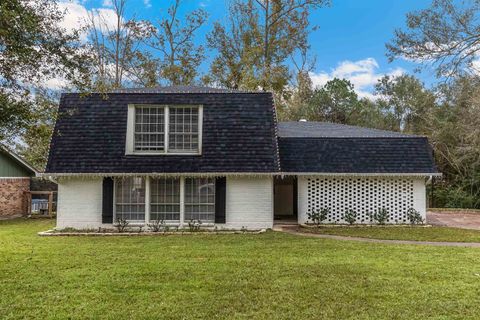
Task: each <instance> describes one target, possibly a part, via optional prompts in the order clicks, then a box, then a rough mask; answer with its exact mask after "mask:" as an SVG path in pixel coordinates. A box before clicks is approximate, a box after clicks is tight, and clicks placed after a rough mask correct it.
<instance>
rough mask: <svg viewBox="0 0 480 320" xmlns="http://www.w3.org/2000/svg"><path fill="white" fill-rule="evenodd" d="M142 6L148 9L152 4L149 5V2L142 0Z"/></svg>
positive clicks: (148, 0)
mask: <svg viewBox="0 0 480 320" xmlns="http://www.w3.org/2000/svg"><path fill="white" fill-rule="evenodd" d="M143 4H144V5H145V7H146V8H150V7H151V6H152V4H151V3H150V0H143Z"/></svg>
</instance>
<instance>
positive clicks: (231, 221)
mask: <svg viewBox="0 0 480 320" xmlns="http://www.w3.org/2000/svg"><path fill="white" fill-rule="evenodd" d="M226 211H227V212H226V224H225V225H219V226H225V227H227V228H235V229H240V228H242V227H246V228H249V229H262V228H272V227H273V178H272V177H262V178H251V177H228V178H227V194H226Z"/></svg>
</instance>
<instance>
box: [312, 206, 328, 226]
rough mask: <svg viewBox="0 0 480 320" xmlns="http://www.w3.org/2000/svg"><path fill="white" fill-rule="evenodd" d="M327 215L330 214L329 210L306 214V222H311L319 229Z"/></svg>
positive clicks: (323, 209)
mask: <svg viewBox="0 0 480 320" xmlns="http://www.w3.org/2000/svg"><path fill="white" fill-rule="evenodd" d="M329 213H330V208H321V209H318V210H313V211H311V212H307V217H308V220H310V221H312V223H313V224H314V225H316V226H317V227H319V226H320V224H322V222H323V221H325V220H327V217H328V214H329Z"/></svg>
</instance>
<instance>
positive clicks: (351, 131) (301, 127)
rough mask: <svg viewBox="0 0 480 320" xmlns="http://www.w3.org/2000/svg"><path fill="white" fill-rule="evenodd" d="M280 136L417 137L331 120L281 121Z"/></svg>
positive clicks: (279, 126)
mask: <svg viewBox="0 0 480 320" xmlns="http://www.w3.org/2000/svg"><path fill="white" fill-rule="evenodd" d="M278 136H279V137H282V138H395V137H404V138H408V137H415V136H414V135H409V134H403V133H400V132H394V131H386V130H378V129H371V128H364V127H357V126H350V125H344V124H338V123H330V122H316V121H305V122H302V121H296V122H293V121H291V122H280V123H279V124H278Z"/></svg>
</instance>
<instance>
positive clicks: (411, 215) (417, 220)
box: [407, 208, 423, 225]
mask: <svg viewBox="0 0 480 320" xmlns="http://www.w3.org/2000/svg"><path fill="white" fill-rule="evenodd" d="M407 217H408V220H410V224H412V225H413V224H422V223H423V218H422V216H421V215H420V212H418V211H417V210H415V209H414V208H410V209H408V211H407Z"/></svg>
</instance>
